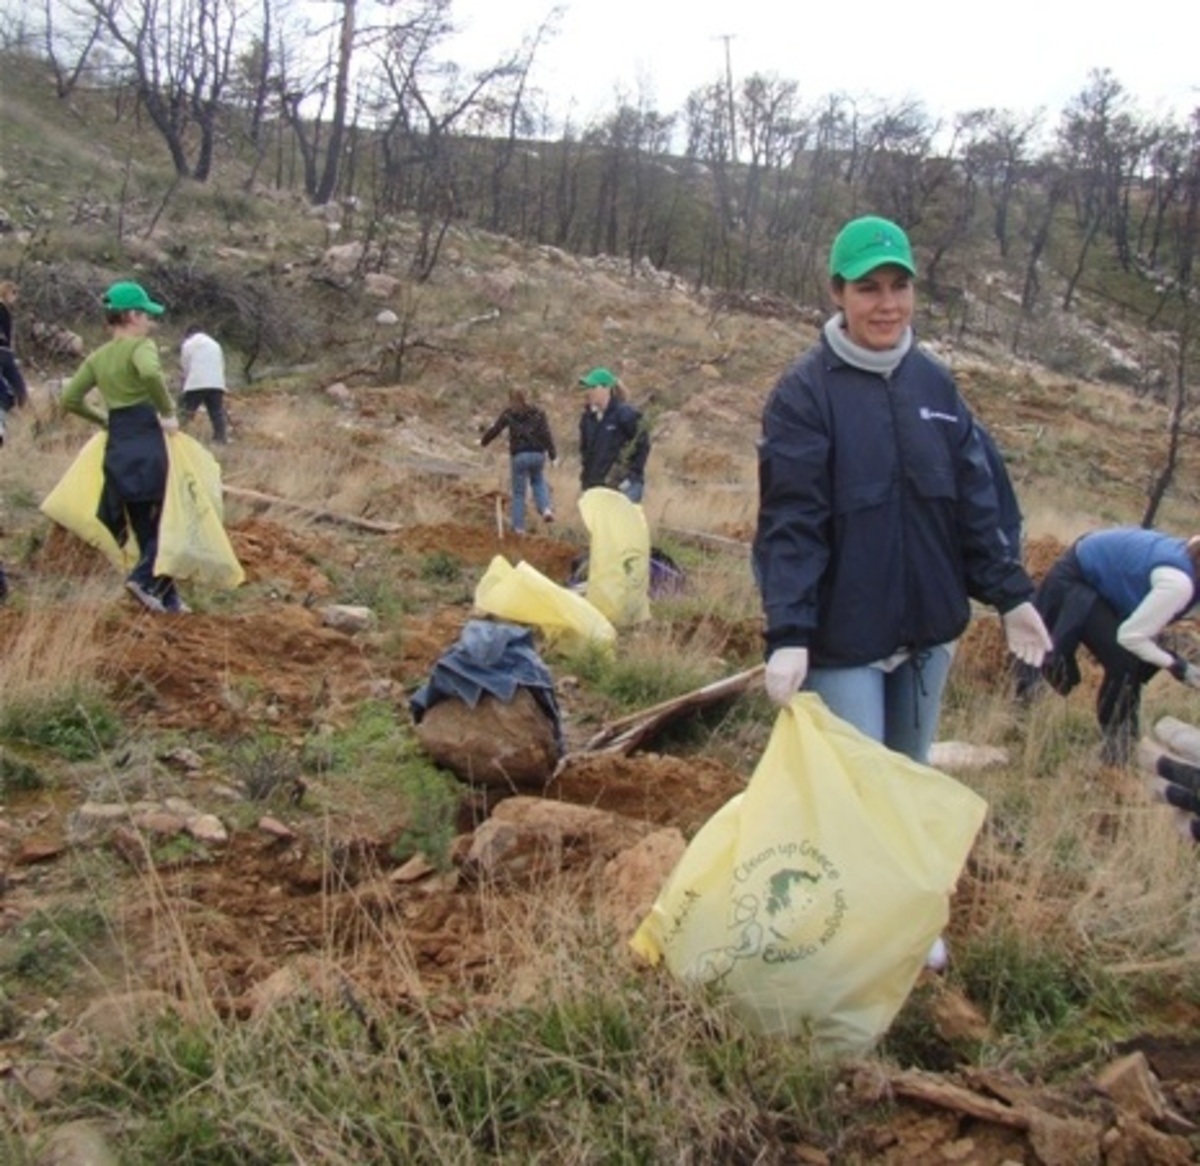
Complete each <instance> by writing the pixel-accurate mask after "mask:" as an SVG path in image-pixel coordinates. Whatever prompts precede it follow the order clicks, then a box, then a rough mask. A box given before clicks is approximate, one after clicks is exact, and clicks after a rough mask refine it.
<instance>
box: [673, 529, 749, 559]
mask: <svg viewBox="0 0 1200 1166" xmlns="http://www.w3.org/2000/svg"><path fill="white" fill-rule="evenodd" d="M658 529H659V531H661V532H662V533H664V534H670V535H674V536H675V537H676V538H677V539H679V540H681V541H682V542H691V543H697V544H698V545H700V546H704V547H713V548H715V549H716V550H720V551H738V552H741V553H747V552H748V551H749V550H750V544H749V543H747V542H742V541H741V540H740V539H736V538H727V537H726V536H725V535H723V534H709V533H708V532H707V531H703V530H687V529H685V528H683V527H680V526H663V525H661V524H660V525H659V527H658Z"/></svg>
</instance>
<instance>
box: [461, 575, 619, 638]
mask: <svg viewBox="0 0 1200 1166" xmlns="http://www.w3.org/2000/svg"><path fill="white" fill-rule="evenodd" d="M475 606H476V607H477V608H478V609H479V610H480V611H483V612H487V613H488V614H489V615H494V616H497V617H498V618H500V619H506V620H511V621H512V622H513V623H522V624H532V625H533V626H534V627H537V628H540V629H541V630H542V631H543V632H544V633H545V634H546V636H547V638H548V639H550V640H551V641H560V642H565V643H567V644H568V645H570V646H578V645H581V644H585V643H599V644H602V645H605V646H611V645H612V644H613V643H614V642H615V640H616V638H617V630H616V628H614V627H613V626H612V624H611V623H609V621H608V620H607V619H605V617H604V616H603V615H602V614H601V613H600V612H599V611H597V610H596V608H595V607H593V606H592V604H591V603H589V602H588V601H587V600H586V599H584V597H583V596H582V595H577V594H576V593H575V592H574V591H571V590H570V589H569V588H567V587H560V586H559V585H558V584H557V583H555V582H553V581H552V580H550V579H547V578H546V576H545V575H543V574H542V573H541V572H540V571H538V570H537V568H536V567H531V566H530V565H529V564H528V563H526V562H524V561H522V562H520V563H518V564H517V565H516V566H515V567H514V566H513V565H512V564H511V563H509V561H508V560H507V559H506V558H505V557H504V556H503V555H497V556H496V557H495V558H494V559H492V561H491V563H490V564H489V566H488V569H487V571H486V572H485V574H484V576H483V578H482V579H480V580H479V583H478V584H477V585H476V588H475Z"/></svg>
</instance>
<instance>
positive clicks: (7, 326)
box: [0, 279, 29, 603]
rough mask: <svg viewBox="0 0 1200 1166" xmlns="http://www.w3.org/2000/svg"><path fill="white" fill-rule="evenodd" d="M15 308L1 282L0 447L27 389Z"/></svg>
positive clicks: (3, 578) (2, 594)
mask: <svg viewBox="0 0 1200 1166" xmlns="http://www.w3.org/2000/svg"><path fill="white" fill-rule="evenodd" d="M16 306H17V285H16V284H15V283H13V282H12V280H9V279H6V280H0V445H3V444H4V437H5V433H6V432H7V424H8V414H9V413H10V412H11V411H12V410H13V409H15V408H18V407H24V406H25V405H26V404H27V403H28V401H29V390H28V388H27V387H26V385H25V377H24V376H23V375H22V374H21V366H20V365H19V364H18V363H17V355H16V352H15V351H14V348H15V346H14V344H13V336H14V332H15V328H14V325H13V309H14V308H15V307H16ZM7 598H8V575H7V574H6V573H5V570H4V566H3V564H0V603H3V602H4V601H5V600H6V599H7Z"/></svg>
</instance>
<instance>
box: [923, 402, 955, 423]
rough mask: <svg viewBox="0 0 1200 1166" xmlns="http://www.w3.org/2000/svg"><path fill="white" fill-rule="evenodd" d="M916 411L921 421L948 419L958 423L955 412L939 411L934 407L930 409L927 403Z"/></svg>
mask: <svg viewBox="0 0 1200 1166" xmlns="http://www.w3.org/2000/svg"><path fill="white" fill-rule="evenodd" d="M917 412H918V415H919V416H920V418H921V420H922V421H949V422H951V423H952V424H957V423H958V414H957V413H939V412H938V411H937V410H936V409H930V408H929V406H928V405H922V406H921V408H920V409H919V410H918V411H917Z"/></svg>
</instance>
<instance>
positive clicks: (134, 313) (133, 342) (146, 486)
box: [62, 282, 188, 612]
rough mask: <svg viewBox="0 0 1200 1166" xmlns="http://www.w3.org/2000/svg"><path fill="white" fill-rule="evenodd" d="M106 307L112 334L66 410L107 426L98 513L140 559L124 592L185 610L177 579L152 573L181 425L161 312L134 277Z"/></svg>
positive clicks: (117, 286)
mask: <svg viewBox="0 0 1200 1166" xmlns="http://www.w3.org/2000/svg"><path fill="white" fill-rule="evenodd" d="M103 305H104V313H105V320H106V321H107V323H108V328H109V332H110V333H111V339H110V340H109V341H108V343H107V344H104V345H102V346H101V347H100V348H98V349H97V350H96V351H95V352H93V353H92V354H91V355H89V356H88V357H86V358H85V359H84V362H83V364H82V365H80V367H79V369H78V371H77V372H76V373H75V375H74V376H73V377H71V379H70V380H69V381H68V382H67V384H66V386H65V387H64V388H63V395H62V404H63V408H64V409H66V410H67V412H69V413H76V414H78V415H79V416H80V417H83V418H86V419H87V420H88V421H91V422H93V423H95V424H96V425H100V426H102V427H103V428H105V429H107V431H108V439H107V442H106V443H105V449H104V489H103V492H102V494H101V499H100V507H99V511H98V517H99V519H100V521H101V522H103V523H104V525H105V526H107V527H108V529H109V530H110V531H112V534H113V537H114V538H115V539H116V540H117V543H118V544H119V545H123V544H124V543H125V541H126V539H127V537H128V533H129V532H130V531H132V532H133V535H134V537H135V538H136V539H137V545H138V552H139V558H138V561H137V563H136V564H135V566H134V568H133V570H132V571H131V572H130V575H129V578H128V579H127V580H126V581H125V586H126V588H127V590H128V591H129V593H130V594H131V595H132V596H133V597H134V598H135V599H136V600H137V601H138V602H139V603H141V604H142V605H143V606H144V607H146V608H149V609H150V610H151V611H155V612H186V611H187V610H188V608H187V606H186V604H184V602H183V600H182V599H181V598H180V597H179V592H178V590H177V589H176V587H175V582H174V580H173V579H170V578H168V577H167V576H164V575H155V574H154V560H155V557H156V556H157V554H158V527H159V521H160V519H161V518H162V508H163V498H164V495H165V493H166V487H167V464H168V463H167V443H166V439H165V437H164V436H163V434H164V430H165V431H167V432H175V431H176V430H178V428H179V422H178V420H177V419H176V417H175V407H174V405H173V404H172V402H171V395H170V393H169V392H168V390H167V381H166V377H165V375H164V374H163V369H162V363H161V361H160V360H159V355H158V346H157V345H156V344H155V343H154V341H153V340H152V339H151V338H150V337H151V335H152V333H153V332H154V329H155V328H156V327H157V321H158V318H159V317H160V316H161V315H162V314H163V311H164V309H163V306H162V304H158V303H155V302H154V300H152V299H151V298H150V297H149V295H147V294H146V289H145V288H143V287H142V286H141V284H138V283H131V282H121V283H114V284H113V285H112V286H111V287H110V288H109V289H108V290H107V291H106V292H105V293H104V298H103ZM92 389H96V390H98V391H99V394H100V397H101V400H102V401H103V404H104V411H103V412H101V411H99V410H97V409H94V408H93V407H92V406H91V405H90V404H88V401H87V396H88V393H89V392H90V391H91V390H92Z"/></svg>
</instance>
